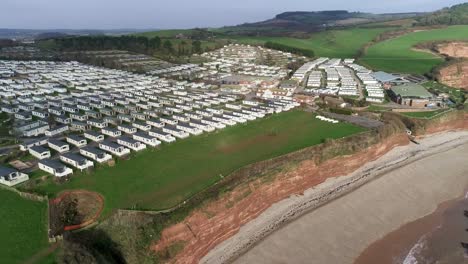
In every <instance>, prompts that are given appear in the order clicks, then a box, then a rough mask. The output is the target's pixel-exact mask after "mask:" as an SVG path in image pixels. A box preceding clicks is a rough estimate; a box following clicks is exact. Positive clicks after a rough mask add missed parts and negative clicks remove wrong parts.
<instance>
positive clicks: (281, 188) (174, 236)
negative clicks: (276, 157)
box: [152, 134, 409, 263]
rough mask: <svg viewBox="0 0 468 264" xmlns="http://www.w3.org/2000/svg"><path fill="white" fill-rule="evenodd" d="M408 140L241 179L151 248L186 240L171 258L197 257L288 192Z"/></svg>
mask: <svg viewBox="0 0 468 264" xmlns="http://www.w3.org/2000/svg"><path fill="white" fill-rule="evenodd" d="M408 142H409V141H408V138H407V136H406V135H405V134H397V135H394V136H391V137H389V138H387V139H385V140H384V141H383V142H381V143H378V144H375V145H373V146H371V147H369V148H367V149H365V150H362V151H360V152H357V153H355V154H353V155H348V156H342V157H338V158H333V159H330V160H328V161H325V162H323V163H321V164H319V165H317V164H316V163H315V161H313V160H305V161H302V162H300V163H299V164H295V165H292V166H293V167H291V168H286V169H284V170H283V171H281V172H277V173H274V174H272V175H266V176H265V177H261V178H258V179H256V180H255V181H252V182H250V183H248V184H243V185H240V186H238V187H236V188H235V189H234V190H233V191H232V192H229V193H227V194H225V195H223V196H222V197H221V198H220V199H218V200H216V201H213V202H210V203H208V204H206V205H205V206H202V207H201V208H200V209H197V210H195V211H194V212H193V213H191V214H190V215H189V216H188V217H187V218H186V219H185V220H184V221H183V222H182V223H179V224H176V225H173V226H171V227H169V228H166V229H165V230H164V231H163V232H162V235H161V239H160V240H159V241H157V243H156V244H154V245H153V246H152V250H154V251H156V252H162V251H164V250H166V249H167V248H168V247H170V246H171V245H174V244H176V243H179V244H184V245H185V246H184V248H183V249H182V250H181V251H180V252H179V253H178V254H177V256H176V257H175V258H174V259H172V260H170V262H174V263H198V261H199V260H200V259H201V258H202V257H203V256H205V255H206V254H207V253H208V252H209V250H211V249H213V248H214V247H215V246H216V245H218V244H219V243H221V242H222V241H224V240H226V239H227V238H229V237H231V236H233V235H234V234H236V233H237V232H238V231H239V229H240V227H241V226H242V225H243V224H245V223H247V222H249V221H250V220H252V219H254V218H256V217H257V216H258V215H260V214H261V213H262V212H264V211H265V210H266V209H267V208H268V207H270V206H271V205H272V204H274V203H276V202H278V201H280V200H282V199H285V198H287V197H289V196H291V195H295V194H302V193H303V192H304V191H305V190H307V189H309V188H311V187H313V186H316V185H318V184H320V183H322V182H324V181H325V180H326V179H327V178H331V177H337V176H340V175H346V174H348V173H351V172H353V171H354V170H356V169H358V168H359V167H360V166H362V165H363V164H364V163H366V162H368V161H372V160H375V159H377V158H379V157H380V156H382V155H383V154H385V153H386V152H388V151H389V150H391V149H392V148H394V147H396V146H399V145H405V144H408Z"/></svg>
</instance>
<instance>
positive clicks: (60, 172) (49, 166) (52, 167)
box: [37, 159, 73, 177]
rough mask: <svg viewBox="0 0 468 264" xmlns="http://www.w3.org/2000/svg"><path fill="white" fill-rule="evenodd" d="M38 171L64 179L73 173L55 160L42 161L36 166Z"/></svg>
mask: <svg viewBox="0 0 468 264" xmlns="http://www.w3.org/2000/svg"><path fill="white" fill-rule="evenodd" d="M37 165H38V166H39V169H41V170H43V171H45V172H48V173H50V174H52V175H54V176H56V177H65V176H67V175H70V174H72V173H73V170H72V169H70V168H68V167H67V166H65V165H63V164H62V163H60V162H58V161H57V160H51V159H44V160H41V161H39V162H38V164H37Z"/></svg>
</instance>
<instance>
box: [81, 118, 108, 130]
mask: <svg viewBox="0 0 468 264" xmlns="http://www.w3.org/2000/svg"><path fill="white" fill-rule="evenodd" d="M86 123H88V125H90V126H93V127H96V128H105V127H107V122H106V121H104V120H102V119H89V120H88V121H86Z"/></svg>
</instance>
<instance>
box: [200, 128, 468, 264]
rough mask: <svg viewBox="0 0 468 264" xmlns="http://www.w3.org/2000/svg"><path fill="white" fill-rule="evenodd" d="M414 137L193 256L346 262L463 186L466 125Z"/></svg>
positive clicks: (467, 162)
mask: <svg viewBox="0 0 468 264" xmlns="http://www.w3.org/2000/svg"><path fill="white" fill-rule="evenodd" d="M419 142H420V144H419V145H415V144H411V145H408V146H403V147H397V148H395V149H393V150H392V151H390V152H388V153H387V154H385V155H384V156H382V157H381V158H379V159H377V160H375V161H373V162H370V163H367V164H365V165H363V166H362V167H361V168H360V169H358V170H357V171H355V172H354V173H352V174H349V175H343V176H340V177H336V178H333V179H328V180H327V181H326V182H324V183H322V184H320V185H318V186H316V187H314V188H311V189H309V190H307V191H306V192H304V194H303V195H296V196H292V197H290V198H288V199H285V200H283V201H281V202H278V203H276V204H274V205H273V206H271V207H270V208H269V209H267V210H266V211H265V212H264V213H262V214H261V215H260V216H259V217H257V218H256V219H255V220H252V221H250V222H249V223H247V224H245V225H244V226H243V227H242V228H241V230H240V232H238V233H237V234H236V235H234V236H233V237H231V238H230V239H228V240H226V241H224V242H222V243H221V244H219V245H218V246H217V247H215V248H214V249H213V250H212V251H210V252H209V254H207V255H206V256H205V257H204V258H203V259H202V261H201V262H202V263H228V262H232V261H233V260H235V261H234V262H235V263H353V262H354V260H355V259H356V258H357V257H358V256H359V255H360V253H361V252H362V251H364V250H365V249H366V248H367V247H368V246H369V245H370V244H372V243H373V242H374V241H377V240H379V239H381V238H382V237H384V236H385V235H386V234H388V233H390V232H392V231H393V230H396V229H398V228H399V227H400V226H402V225H404V224H405V223H408V222H411V221H414V220H416V219H418V218H421V217H423V216H425V215H428V214H430V213H432V212H433V211H434V210H435V209H436V208H437V206H438V204H440V203H442V202H444V201H448V200H451V199H455V198H457V197H459V196H461V195H462V194H463V192H464V189H465V188H466V187H468V176H467V175H468V131H459V132H446V133H443V134H437V135H433V136H430V137H426V138H424V139H421V140H419ZM294 219H295V220H294ZM292 220H294V221H292ZM287 222H289V224H287V225H284V224H285V223H287ZM273 231H274V232H273ZM262 239H263V240H262ZM259 241H260V242H259ZM252 246H253V247H252ZM249 249H250V250H249ZM247 250H248V252H246V251H247ZM242 254H243V255H242ZM236 258H237V259H236Z"/></svg>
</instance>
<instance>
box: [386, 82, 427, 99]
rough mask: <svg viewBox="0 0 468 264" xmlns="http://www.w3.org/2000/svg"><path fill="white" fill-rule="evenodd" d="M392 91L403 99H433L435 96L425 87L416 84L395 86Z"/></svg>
mask: <svg viewBox="0 0 468 264" xmlns="http://www.w3.org/2000/svg"><path fill="white" fill-rule="evenodd" d="M392 91H393V92H394V93H395V94H396V95H400V96H401V97H412V98H432V97H433V95H432V94H431V93H430V92H428V91H427V90H426V88H424V87H423V86H421V85H419V84H415V83H407V84H403V85H398V86H393V87H392Z"/></svg>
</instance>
